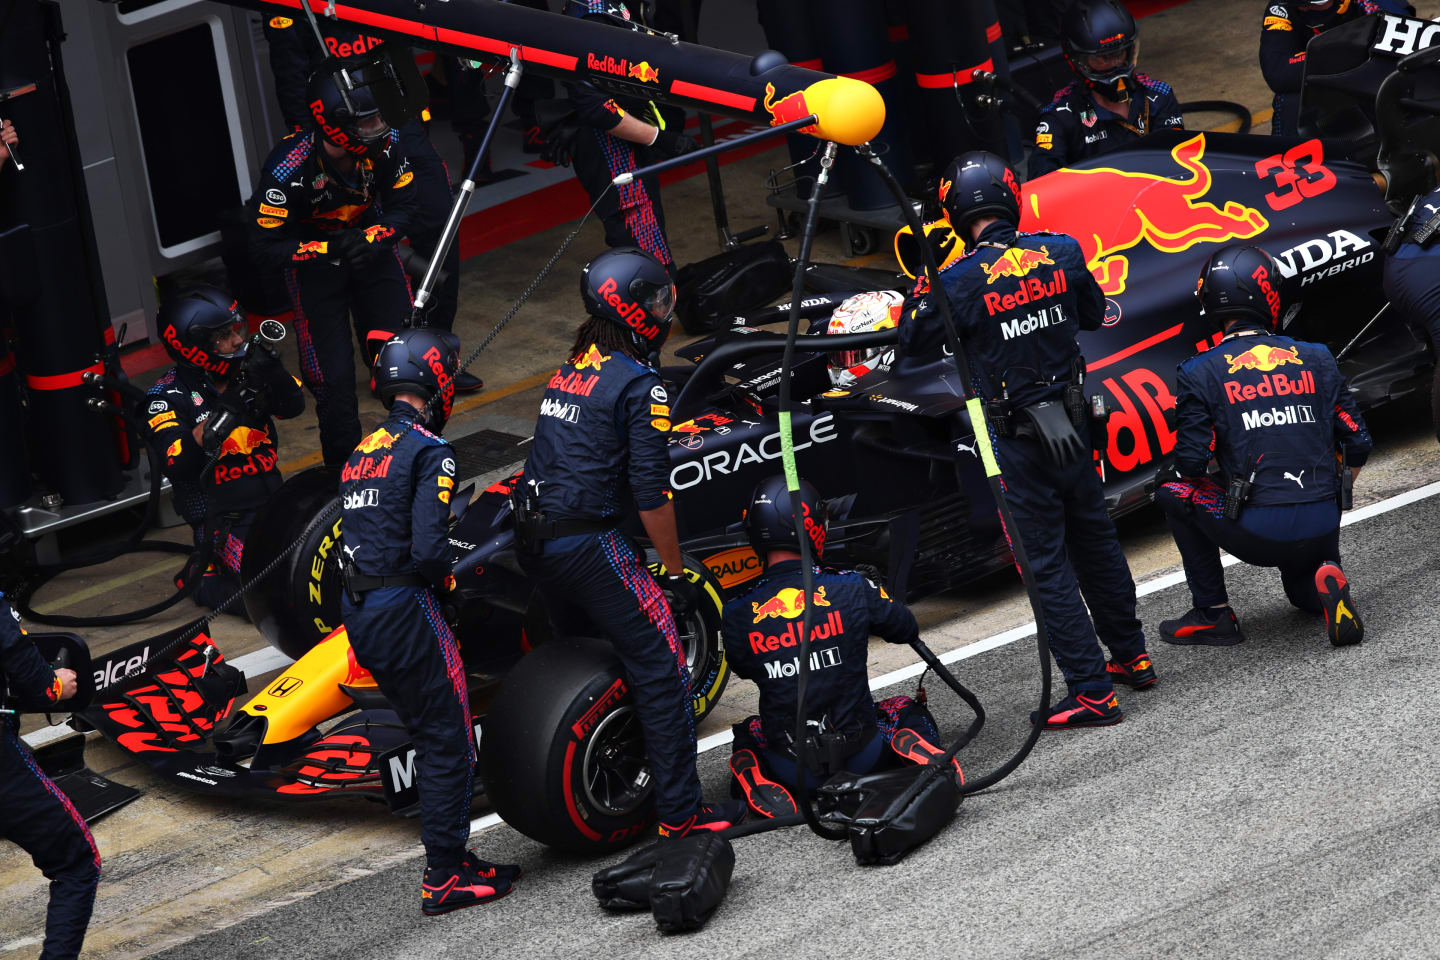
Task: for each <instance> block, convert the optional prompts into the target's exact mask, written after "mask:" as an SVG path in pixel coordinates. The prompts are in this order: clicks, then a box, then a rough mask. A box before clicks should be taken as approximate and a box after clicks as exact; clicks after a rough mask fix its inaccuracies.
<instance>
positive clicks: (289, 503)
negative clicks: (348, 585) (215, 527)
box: [240, 467, 340, 660]
mask: <svg viewBox="0 0 1440 960" xmlns="http://www.w3.org/2000/svg"><path fill="white" fill-rule="evenodd" d="M339 488H340V472H339V470H338V469H334V468H326V467H316V468H313V469H310V470H305V471H302V472H301V473H297V474H295V475H294V476H292V477H291V478H290V479H288V480H286V481H285V483H284V485H282V486H281V487H280V489H279V490H277V491H275V493H274V494H272V495H271V497H270V499H269V500H267V501H265V505H264V506H262V507H261V508H260V510H259V512H258V513H256V515H255V520H254V521H253V522H252V523H251V524H250V532H249V534H248V535H247V536H246V539H245V552H244V553H243V554H241V557H240V581H241V582H242V583H245V584H249V588H248V589H247V590H246V591H245V612H246V613H248V614H249V615H250V620H251V622H252V623H254V624H255V626H256V628H257V629H259V631H260V635H261V636H263V637H264V638H265V639H266V640H267V641H269V642H270V643H271V644H272V645H273V646H275V647H276V648H277V649H279V650H280V651H281V652H282V653H284V654H285V655H286V656H288V657H291V658H293V659H295V660H299V659H300V658H301V657H302V656H304V655H305V653H306V652H307V651H309V649H310V648H311V647H313V646H315V644H317V643H319V642H320V641H321V640H323V639H325V638H326V637H327V636H329V635H330V633H331V632H332V631H333V630H334V629H335V628H336V627H338V626H339V625H340V559H339V555H340V546H339V537H340V498H339V497H338V496H337V495H336V491H337V490H338V489H339ZM296 540H299V541H300V544H299V546H297V547H296V548H295V549H294V550H292V551H291V552H290V553H289V554H288V555H286V556H285V557H284V559H282V560H281V561H280V563H279V566H278V567H277V568H276V569H275V570H274V571H272V572H271V573H270V574H269V575H268V576H266V577H265V578H264V579H263V580H260V581H259V582H252V581H254V580H255V578H256V577H257V576H259V574H260V572H261V571H262V570H264V569H265V568H266V567H267V566H269V565H270V563H272V562H273V561H274V560H275V558H276V557H278V556H280V555H281V553H283V552H284V550H285V549H286V548H287V547H289V546H290V545H291V544H292V543H294V542H295V541H296Z"/></svg>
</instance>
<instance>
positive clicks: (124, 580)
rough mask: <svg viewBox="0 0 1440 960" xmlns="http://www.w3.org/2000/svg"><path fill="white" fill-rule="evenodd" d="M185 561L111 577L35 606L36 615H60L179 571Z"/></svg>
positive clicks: (166, 562)
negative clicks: (74, 606) (75, 606)
mask: <svg viewBox="0 0 1440 960" xmlns="http://www.w3.org/2000/svg"><path fill="white" fill-rule="evenodd" d="M182 563H184V560H183V559H182V558H181V557H180V556H179V555H178V554H177V555H176V556H175V557H173V558H171V559H169V560H160V561H157V562H156V563H152V564H150V565H149V566H146V567H141V568H140V569H138V570H131V571H130V572H129V573H123V574H121V575H120V576H118V577H109V578H108V579H105V580H101V581H100V582H99V583H94V584H91V585H90V586H88V587H86V588H85V589H83V590H76V591H75V592H74V593H67V594H66V595H65V596H64V597H62V598H61V599H59V600H52V601H50V602H49V603H39V604H35V605H34V607H35V612H36V613H59V612H60V611H62V610H64V609H65V608H66V607H68V606H69V605H70V604H72V603H79V602H80V601H82V600H89V599H90V598H91V597H98V596H100V595H101V594H105V593H109V592H110V591H111V590H114V589H116V588H118V587H123V586H125V585H126V584H130V583H134V582H135V581H137V580H144V579H145V578H146V577H149V576H154V575H155V574H157V573H161V572H163V571H166V570H179V569H180V565H181V564H182Z"/></svg>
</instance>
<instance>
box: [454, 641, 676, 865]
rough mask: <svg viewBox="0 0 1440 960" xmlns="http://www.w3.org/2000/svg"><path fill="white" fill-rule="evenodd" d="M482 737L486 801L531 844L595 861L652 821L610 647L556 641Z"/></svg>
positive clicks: (625, 688) (525, 672) (535, 657)
mask: <svg viewBox="0 0 1440 960" xmlns="http://www.w3.org/2000/svg"><path fill="white" fill-rule="evenodd" d="M482 731H483V732H482V735H481V738H480V743H481V746H480V776H481V780H482V782H483V783H484V786H485V794H486V796H487V797H488V798H489V800H490V803H491V804H492V805H493V806H494V808H495V812H496V813H498V814H500V816H501V817H502V818H504V820H505V822H506V823H508V824H510V825H511V826H512V827H514V828H515V829H517V830H519V831H520V832H521V833H523V834H525V835H526V836H528V837H530V838H532V839H534V840H537V841H539V842H540V843H543V844H545V845H547V846H551V847H555V848H557V849H561V850H568V851H571V852H575V853H583V854H595V853H603V852H605V851H608V850H613V849H617V848H619V847H623V846H625V845H626V844H629V843H631V842H633V841H635V840H637V839H639V837H640V835H641V834H642V832H644V830H645V828H646V827H647V826H648V825H649V824H650V823H651V822H652V821H653V820H654V816H655V805H654V790H653V788H652V785H651V783H650V775H649V769H648V763H647V761H646V759H645V740H644V736H643V734H642V733H641V730H640V725H639V721H638V719H637V718H636V716H635V710H634V704H633V701H632V698H631V693H630V687H629V684H628V683H626V681H625V678H624V673H623V671H622V670H621V667H620V660H619V658H618V657H617V656H616V655H615V652H614V651H613V650H612V649H611V647H610V645H609V644H607V643H605V642H604V641H601V640H590V639H584V638H575V637H566V638H557V639H554V640H550V641H548V642H546V643H543V644H541V645H539V646H537V647H536V648H535V649H534V650H532V651H531V652H530V653H528V654H526V655H525V656H524V657H522V658H521V659H520V662H519V663H518V664H516V666H515V668H514V669H513V670H511V671H510V673H509V674H507V675H506V677H505V680H504V681H503V682H502V683H501V685H500V690H499V692H498V693H497V694H496V696H495V699H494V701H493V702H492V704H491V707H490V712H489V714H488V715H487V716H486V717H485V720H484V724H483V727H482Z"/></svg>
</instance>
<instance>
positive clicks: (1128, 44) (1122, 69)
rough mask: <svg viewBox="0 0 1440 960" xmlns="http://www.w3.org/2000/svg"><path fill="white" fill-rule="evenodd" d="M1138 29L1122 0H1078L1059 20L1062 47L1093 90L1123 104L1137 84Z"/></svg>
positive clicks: (1074, 67)
mask: <svg viewBox="0 0 1440 960" xmlns="http://www.w3.org/2000/svg"><path fill="white" fill-rule="evenodd" d="M1138 32H1139V31H1138V30H1137V29H1136V27H1135V18H1134V17H1133V16H1131V14H1130V11H1129V10H1127V9H1125V5H1124V4H1123V3H1121V2H1120V0H1076V3H1075V4H1074V5H1073V6H1072V7H1071V8H1070V9H1069V10H1068V11H1067V12H1066V13H1065V17H1064V19H1063V20H1062V21H1061V23H1060V48H1061V49H1062V50H1063V51H1064V52H1065V62H1066V63H1068V64H1070V69H1071V70H1073V71H1075V74H1076V75H1077V76H1078V77H1079V78H1080V79H1081V80H1083V81H1084V82H1085V84H1086V85H1087V86H1088V87H1089V88H1090V89H1091V90H1094V91H1096V92H1098V93H1100V94H1101V95H1103V96H1105V97H1107V98H1109V99H1111V100H1116V101H1119V102H1121V103H1123V102H1125V101H1126V100H1129V99H1130V88H1131V87H1132V86H1134V84H1135V58H1136V55H1137V54H1138V52H1139V41H1138V40H1137V39H1136V36H1137V34H1138Z"/></svg>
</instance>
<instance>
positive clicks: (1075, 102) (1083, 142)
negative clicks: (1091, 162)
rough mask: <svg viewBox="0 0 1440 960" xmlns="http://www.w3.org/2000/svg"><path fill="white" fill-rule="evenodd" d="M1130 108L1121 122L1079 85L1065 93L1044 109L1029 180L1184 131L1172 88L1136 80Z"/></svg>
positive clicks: (1071, 85)
mask: <svg viewBox="0 0 1440 960" xmlns="http://www.w3.org/2000/svg"><path fill="white" fill-rule="evenodd" d="M1128 106H1129V112H1128V113H1127V114H1126V115H1125V116H1123V117H1122V116H1119V115H1117V114H1114V113H1111V112H1110V111H1109V110H1107V109H1106V108H1104V107H1102V106H1100V105H1099V104H1098V103H1096V102H1095V98H1094V97H1092V96H1091V95H1090V89H1089V88H1088V87H1086V86H1085V84H1083V83H1081V82H1080V81H1079V80H1075V81H1073V82H1071V83H1068V84H1066V85H1065V86H1063V87H1061V88H1060V89H1059V90H1058V91H1056V93H1055V98H1054V99H1053V100H1051V101H1050V102H1049V103H1048V104H1046V105H1045V106H1044V107H1043V108H1042V109H1041V111H1040V120H1039V121H1038V122H1037V123H1036V125H1035V152H1034V153H1032V154H1031V155H1030V167H1029V172H1030V179H1032V180H1033V179H1035V178H1036V177H1039V176H1043V175H1044V174H1047V173H1049V172H1050V171H1051V170H1059V169H1060V168H1061V167H1068V166H1073V165H1074V164H1075V163H1076V162H1077V161H1079V160H1084V159H1085V158H1086V157H1093V156H1095V155H1096V154H1100V153H1108V152H1109V151H1111V150H1114V149H1115V148H1116V147H1119V146H1122V145H1124V144H1126V143H1129V142H1130V141H1132V140H1138V139H1139V138H1140V137H1143V136H1145V135H1146V134H1147V133H1153V132H1155V131H1156V130H1183V129H1185V118H1184V117H1183V116H1181V115H1180V103H1179V101H1177V100H1176V99H1175V91H1174V90H1171V89H1170V84H1168V83H1162V82H1160V81H1159V80H1153V79H1151V78H1150V77H1148V76H1146V75H1145V74H1143V73H1137V74H1135V89H1134V90H1132V91H1131V95H1130V101H1129V104H1128Z"/></svg>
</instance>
